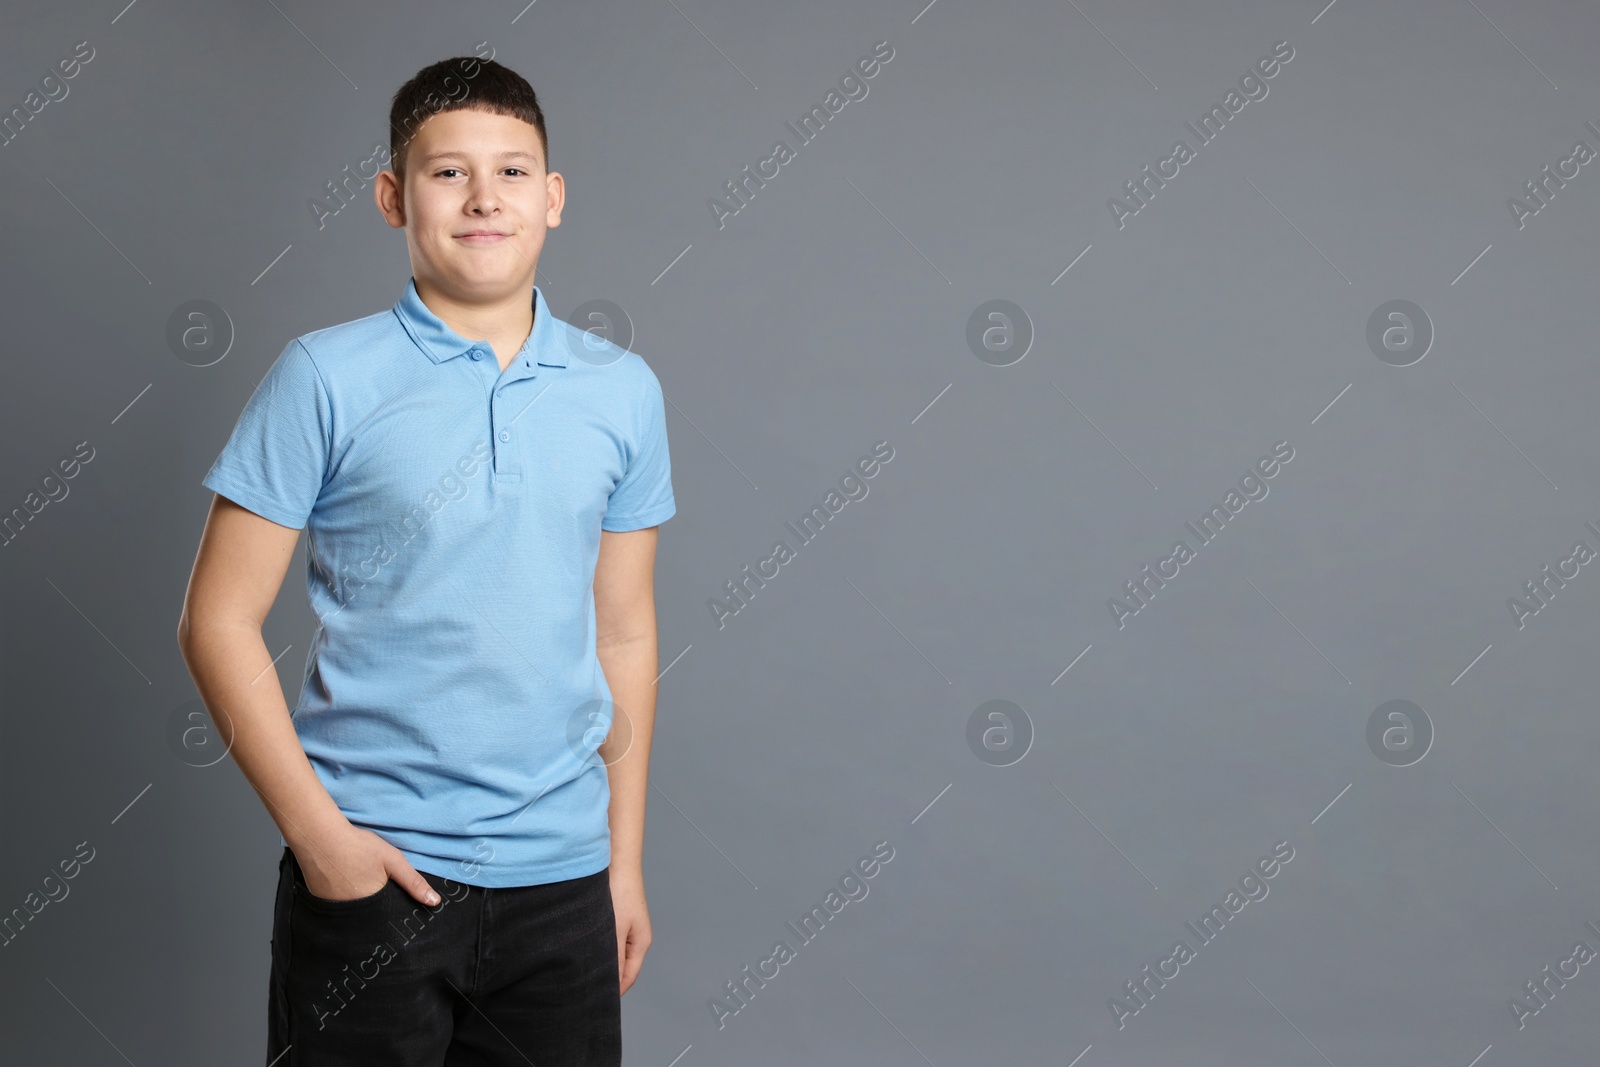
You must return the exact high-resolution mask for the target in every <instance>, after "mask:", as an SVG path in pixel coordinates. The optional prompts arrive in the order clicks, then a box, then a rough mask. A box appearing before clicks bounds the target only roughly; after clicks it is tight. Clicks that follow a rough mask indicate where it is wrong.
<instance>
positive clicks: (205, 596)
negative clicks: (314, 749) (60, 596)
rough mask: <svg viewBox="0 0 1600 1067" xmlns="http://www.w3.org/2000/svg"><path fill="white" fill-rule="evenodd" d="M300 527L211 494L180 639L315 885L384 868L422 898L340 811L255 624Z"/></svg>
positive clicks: (421, 889)
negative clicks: (293, 716) (302, 738)
mask: <svg viewBox="0 0 1600 1067" xmlns="http://www.w3.org/2000/svg"><path fill="white" fill-rule="evenodd" d="M299 536H300V531H298V530H293V529H290V528H288V527H286V526H280V525H278V524H277V523H275V522H270V521H268V520H267V519H264V518H262V517H261V516H259V515H257V514H255V513H254V512H252V511H249V510H248V509H246V508H243V507H241V506H240V505H238V504H236V503H234V502H233V501H232V500H229V499H228V498H226V497H223V496H217V497H216V498H215V499H214V500H213V501H212V505H211V512H210V514H209V515H208V516H207V518H206V528H205V533H204V534H203V535H202V537H201V540H200V550H199V552H198V554H197V555H196V557H195V562H194V569H193V571H192V572H191V573H190V576H189V588H188V591H187V593H186V594H185V596H184V602H183V614H182V616H181V617H180V619H179V621H178V647H179V649H180V650H181V651H182V653H183V659H184V662H185V663H186V664H187V665H188V667H189V673H190V675H191V676H192V677H193V678H194V682H195V687H196V688H197V689H198V690H199V692H200V699H201V701H202V702H203V703H204V704H205V706H206V709H207V710H208V711H209V712H210V713H211V718H212V721H213V722H214V723H216V725H217V729H218V733H219V734H220V736H221V738H222V741H223V743H224V745H226V746H227V749H228V751H229V754H230V755H232V757H233V760H234V762H235V763H237V764H238V765H239V769H240V770H241V771H243V772H244V776H245V778H246V779H247V780H248V781H249V782H250V785H251V786H252V787H253V788H254V789H255V791H256V794H257V795H258V796H260V797H261V800H262V803H264V804H265V805H266V807H267V812H268V814H270V815H271V816H272V819H273V821H274V822H276V823H277V825H278V829H279V830H280V831H281V832H282V834H283V837H284V840H285V841H287V842H288V843H289V847H290V848H291V849H292V850H293V851H294V854H295V858H296V859H297V860H298V861H299V863H300V866H301V868H302V869H303V871H304V873H305V878H306V887H307V888H308V889H310V890H311V892H312V893H313V894H314V895H316V896H323V897H327V898H329V899H351V898H354V897H358V896H366V895H368V894H370V893H374V892H376V891H377V890H378V889H380V888H382V886H383V881H382V880H380V876H382V877H386V878H387V877H392V878H393V879H394V881H396V882H397V883H399V884H400V885H401V887H402V888H404V889H406V891H407V892H409V893H410V894H411V895H412V896H414V897H416V898H417V899H419V900H422V901H423V902H424V903H428V904H432V903H435V902H436V899H437V898H436V897H435V899H431V900H430V899H428V898H429V897H433V896H434V894H433V889H432V887H430V886H429V885H428V883H427V881H426V879H424V878H423V877H422V876H421V875H420V874H418V873H417V872H416V870H415V869H413V868H412V867H411V865H410V863H409V862H407V861H406V859H405V856H404V854H403V853H401V852H400V850H399V849H396V848H394V846H392V845H390V844H388V843H387V842H386V841H383V839H382V838H379V837H378V836H377V835H376V834H373V833H372V832H371V831H368V830H363V829H359V828H357V827H355V826H353V825H351V823H350V821H349V820H348V819H346V818H345V816H344V813H343V812H341V811H340V810H339V807H338V805H337V804H335V803H334V801H333V798H332V797H330V796H329V795H328V791H327V790H326V789H325V788H324V787H323V785H322V782H321V780H320V779H318V777H317V774H316V771H315V770H313V769H312V766H311V763H310V761H309V760H307V759H306V755H305V750H304V749H302V748H301V747H300V739H299V737H298V735H296V733H295V730H294V724H293V723H292V722H291V721H290V718H289V708H288V705H287V703H286V702H285V701H284V697H283V690H282V687H281V686H280V684H279V681H278V673H277V670H276V669H275V667H274V665H273V662H272V656H271V654H270V653H269V652H268V651H267V646H266V642H265V641H264V640H263V639H262V636H261V624H262V623H263V622H264V621H265V619H266V617H267V614H268V612H270V611H271V610H272V604H273V601H274V600H276V599H277V595H278V590H279V588H280V587H281V586H282V585H283V578H284V574H285V573H286V572H287V571H288V567H289V561H290V560H291V559H292V558H293V557H294V549H295V545H296V544H297V543H298V541H299ZM396 861H398V862H396ZM375 881H376V883H377V884H373V883H374V882H375Z"/></svg>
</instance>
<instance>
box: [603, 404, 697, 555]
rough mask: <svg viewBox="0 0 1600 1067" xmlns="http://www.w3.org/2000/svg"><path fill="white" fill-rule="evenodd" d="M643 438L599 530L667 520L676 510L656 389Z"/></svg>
mask: <svg viewBox="0 0 1600 1067" xmlns="http://www.w3.org/2000/svg"><path fill="white" fill-rule="evenodd" d="M646 407H647V408H648V411H647V412H646V416H647V417H646V418H645V430H644V437H643V438H642V439H641V440H640V441H639V443H638V445H639V447H638V449H637V451H635V452H634V454H633V459H632V460H631V462H629V464H628V469H627V471H625V472H624V473H623V475H622V480H621V481H620V482H618V483H617V487H616V488H615V489H613V490H612V491H611V499H610V501H609V502H608V503H607V504H606V514H605V518H604V519H602V520H601V521H600V528H601V529H602V530H610V531H611V532H612V533H624V532H626V531H628V530H643V529H645V528H646V527H649V526H656V525H658V524H660V523H663V522H666V521H667V520H668V519H670V518H671V517H672V516H673V514H674V513H676V511H677V510H678V509H677V504H676V502H675V501H674V500H673V497H672V461H671V459H670V458H669V457H668V455H667V415H666V409H665V405H664V403H663V400H662V396H661V391H660V390H659V389H651V390H650V392H649V399H648V400H647V401H646Z"/></svg>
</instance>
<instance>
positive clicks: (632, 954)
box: [611, 870, 650, 993]
mask: <svg viewBox="0 0 1600 1067" xmlns="http://www.w3.org/2000/svg"><path fill="white" fill-rule="evenodd" d="M611 906H612V910H613V911H615V912H616V916H617V974H618V976H619V977H620V978H621V981H622V992H623V993H626V992H627V991H628V987H629V986H631V985H633V982H634V979H635V978H637V977H639V968H640V967H641V966H642V965H643V964H644V954H645V952H646V951H648V950H649V948H650V909H649V908H648V907H646V906H645V901H644V877H643V875H642V874H640V873H632V872H623V871H616V870H613V871H612V872H611Z"/></svg>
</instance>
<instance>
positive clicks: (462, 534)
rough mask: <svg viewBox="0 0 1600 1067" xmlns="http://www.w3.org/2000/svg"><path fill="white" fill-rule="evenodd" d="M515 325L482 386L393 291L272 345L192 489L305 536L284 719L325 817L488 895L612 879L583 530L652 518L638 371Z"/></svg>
mask: <svg viewBox="0 0 1600 1067" xmlns="http://www.w3.org/2000/svg"><path fill="white" fill-rule="evenodd" d="M533 306H534V319H533V330H532V332H531V333H530V334H529V336H528V339H527V342H526V343H525V344H524V345H523V347H522V349H521V351H519V352H518V353H517V355H516V358H515V359H513V360H512V362H511V363H510V364H509V365H508V366H507V367H506V369H505V370H504V371H503V372H502V371H501V370H500V367H499V364H498V362H497V361H496V360H495V356H494V351H493V349H492V348H491V347H490V346H489V343H488V342H487V341H472V340H468V339H466V338H463V337H461V336H460V335H458V334H456V333H455V332H454V331H453V330H451V329H450V328H449V327H448V326H446V325H445V324H444V322H443V321H441V320H440V319H439V317H438V316H436V315H435V314H434V313H433V312H431V311H430V310H428V307H427V306H426V305H425V304H423V302H422V300H421V298H420V297H419V296H418V295H417V288H416V283H415V281H414V280H412V281H408V282H407V284H406V290H405V294H404V295H403V296H402V297H401V298H400V300H399V301H398V302H397V303H396V304H395V305H394V307H393V308H391V309H389V310H387V311H383V312H381V313H379V314H376V315H369V316H367V317H366V318H361V319H356V320H355V321H353V322H347V323H344V324H342V325H339V326H333V327H330V328H328V329H324V330H316V331H314V332H312V333H308V334H306V335H304V336H302V337H299V338H296V339H295V340H293V341H291V342H289V344H288V345H287V346H286V347H285V348H284V349H283V352H282V353H281V354H280V355H279V356H278V358H277V359H276V361H274V362H273V364H272V366H271V367H270V368H269V369H268V371H267V373H266V376H265V377H264V378H263V379H262V380H261V382H260V384H259V385H258V386H257V387H256V389H255V392H254V393H253V394H252V395H251V397H250V400H249V401H248V403H247V404H246V405H245V408H244V411H243V413H242V414H241V415H240V416H239V420H238V423H237V425H235V427H234V429H233V433H232V435H231V436H230V437H229V439H228V442H227V445H226V446H225V447H224V448H223V450H222V453H221V455H219V456H218V457H217V460H216V462H215V463H214V464H213V465H212V467H211V469H210V471H209V472H208V473H207V474H206V476H205V478H204V479H203V483H202V484H204V485H205V486H206V487H207V488H209V489H211V490H213V491H214V492H216V493H219V494H221V495H222V496H225V497H228V498H229V499H231V500H233V501H236V502H237V503H239V504H240V505H242V506H243V507H245V508H248V509H249V510H251V511H253V512H255V513H256V514H258V515H262V516H264V517H265V518H268V519H270V520H272V521H273V522H275V523H278V524H279V525H282V526H288V527H291V528H294V529H300V528H304V529H305V530H306V532H307V550H306V590H307V593H308V595H309V597H310V601H311V608H312V610H313V611H314V612H315V613H316V615H317V617H318V624H317V628H316V632H315V635H314V636H313V637H312V640H311V647H310V649H309V650H308V652H307V653H306V658H305V670H304V674H303V676H302V684H301V690H300V696H299V700H298V703H297V704H296V705H295V706H294V709H293V712H292V717H293V722H294V728H295V732H296V733H297V734H298V735H299V738H300V743H301V745H302V746H304V748H305V751H306V755H307V756H308V757H309V758H310V761H311V765H312V767H313V768H315V770H316V773H317V777H318V778H319V779H321V781H322V784H323V785H324V786H326V787H327V790H328V792H329V794H330V795H331V796H332V797H333V799H334V801H335V802H336V803H337V804H338V805H339V808H340V810H341V811H343V812H344V814H345V816H346V817H347V818H349V820H350V821H351V822H352V823H354V824H355V825H357V826H362V827H366V828H367V829H370V830H372V831H374V832H375V833H377V834H378V835H379V836H380V837H382V838H383V839H384V840H386V841H388V842H389V843H390V844H392V845H394V846H395V847H396V848H399V849H400V850H401V851H402V852H404V853H405V854H406V858H407V859H408V860H410V862H411V864H412V865H413V866H414V867H416V868H417V869H418V870H420V871H426V872H429V873H431V874H436V875H439V876H441V877H447V878H453V879H455V880H456V881H459V882H466V883H469V884H472V885H480V886H491V887H501V886H519V885H538V884H543V883H547V882H555V881H561V880H564V879H569V878H578V877H581V876H583V875H587V874H593V873H595V872H597V871H600V870H601V869H603V868H605V867H606V866H607V865H608V864H609V863H610V861H611V835H610V828H609V824H608V822H607V806H608V804H609V802H610V788H609V784H608V781H607V774H606V767H605V763H604V761H603V760H602V759H601V757H600V756H599V755H598V753H597V752H596V749H597V748H598V746H599V744H600V742H601V741H602V740H603V739H604V737H605V735H606V732H607V731H608V730H609V728H610V725H611V722H612V718H613V708H612V705H611V690H610V687H609V686H608V685H607V683H606V678H605V674H604V672H603V671H602V670H601V667H600V662H599V659H598V657H597V656H596V653H595V614H594V586H593V583H594V570H595V561H596V559H597V557H598V553H599V547H600V531H601V530H613V531H624V530H638V529H643V528H645V527H649V526H654V525H656V524H658V523H661V522H664V521H666V520H667V519H668V518H670V517H671V516H672V514H673V513H674V511H675V510H676V507H675V504H674V501H673V495H672V479H671V466H670V463H669V460H668V456H667V433H666V421H665V411H664V408H663V403H662V395H661V386H660V383H659V382H658V381H657V379H656V376H655V374H654V372H652V371H651V370H650V368H649V367H648V366H647V365H646V364H645V361H644V360H643V359H642V358H640V357H639V356H638V355H637V354H636V353H633V352H628V351H624V350H623V349H621V348H618V347H617V346H615V345H612V344H610V343H609V342H606V341H604V340H603V339H601V338H599V337H598V336H597V335H595V334H591V333H586V332H585V331H583V330H580V329H578V328H577V327H575V326H572V325H570V324H568V323H565V322H562V321H561V320H559V319H557V318H555V317H554V316H553V315H551V314H550V309H549V307H548V306H546V304H545V299H544V295H543V294H542V293H541V292H540V291H539V290H538V289H537V288H535V289H534V291H533ZM280 840H281V838H280Z"/></svg>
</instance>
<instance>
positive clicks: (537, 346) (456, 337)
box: [394, 277, 567, 368]
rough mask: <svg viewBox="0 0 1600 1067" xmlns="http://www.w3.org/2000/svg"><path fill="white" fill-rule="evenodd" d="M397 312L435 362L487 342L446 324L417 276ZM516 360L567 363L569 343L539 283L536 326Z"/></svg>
mask: <svg viewBox="0 0 1600 1067" xmlns="http://www.w3.org/2000/svg"><path fill="white" fill-rule="evenodd" d="M394 314H395V317H396V318H398V319H399V320H400V325H401V326H403V327H405V331H406V333H407V334H408V335H409V336H410V337H411V340H412V341H414V342H415V343H416V346H417V347H418V348H420V349H422V351H423V353H424V354H425V355H426V356H427V357H428V358H429V359H431V360H433V362H435V363H443V362H444V361H445V360H447V359H454V358H455V357H456V356H464V355H466V354H467V353H468V352H471V351H472V350H473V349H474V348H477V347H478V346H479V345H481V344H485V342H482V341H469V340H467V339H466V338H464V337H462V336H461V335H460V334H458V333H456V332H455V331H454V330H452V329H451V328H450V327H449V326H447V325H445V322H444V320H443V319H441V318H440V317H439V316H437V315H435V314H434V313H433V312H432V311H431V310H430V309H429V307H428V305H427V304H424V303H423V302H422V297H421V296H420V295H418V293H417V279H416V278H415V277H411V278H409V279H407V281H406V291H405V293H404V294H403V295H402V296H401V297H400V299H399V301H398V302H396V304H395V305H394ZM515 362H519V363H521V364H523V365H524V366H525V367H528V368H532V366H533V364H535V363H539V364H542V365H544V366H546V367H565V366H566V365H567V350H566V346H565V345H563V344H562V343H561V340H560V338H559V337H558V336H557V330H556V325H555V322H554V321H553V320H552V319H551V316H550V307H549V305H548V304H546V303H545V300H544V294H543V293H542V292H540V291H539V287H538V286H537V285H536V286H534V287H533V330H532V331H531V332H530V333H529V334H528V339H527V340H526V341H524V342H523V345H522V349H521V350H520V351H519V352H518V353H517V355H516V360H515Z"/></svg>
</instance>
